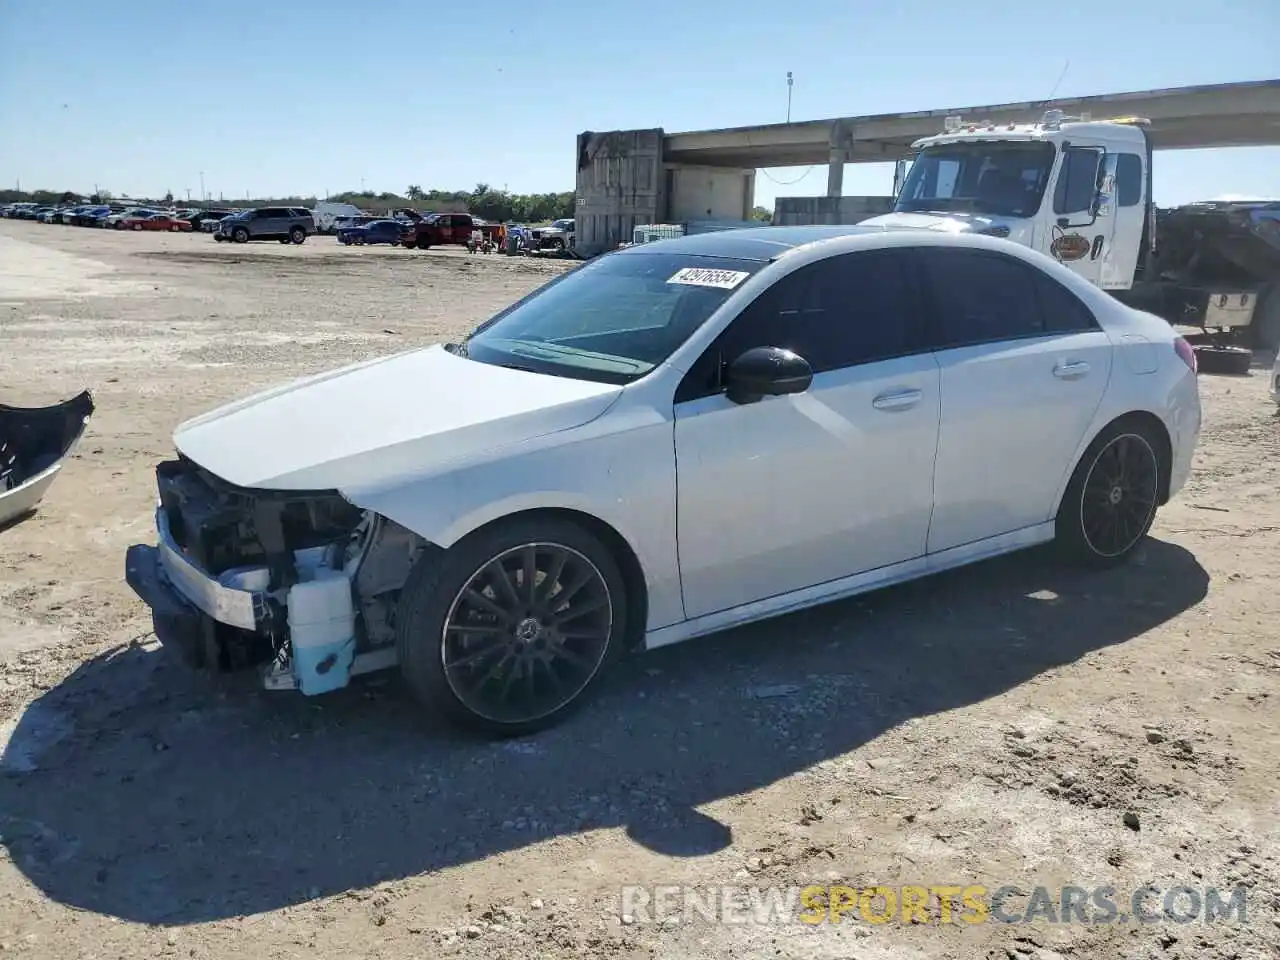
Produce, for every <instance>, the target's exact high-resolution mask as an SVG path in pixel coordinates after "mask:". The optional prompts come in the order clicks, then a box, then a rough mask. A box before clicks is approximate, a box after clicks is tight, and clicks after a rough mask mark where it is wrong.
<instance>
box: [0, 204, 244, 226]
mask: <svg viewBox="0 0 1280 960" xmlns="http://www.w3.org/2000/svg"><path fill="white" fill-rule="evenodd" d="M229 212H231V211H227V210H198V209H184V210H175V209H161V208H158V207H144V206H136V205H129V204H123V203H81V204H62V205H57V206H48V205H45V206H41V205H39V204H34V203H11V204H7V205H5V206H3V207H0V216H4V217H8V218H11V219H15V220H35V221H37V222H39V223H59V224H66V225H68V226H75V227H100V228H104V229H114V230H166V231H170V232H172V233H179V232H187V231H190V230H194V229H196V227H197V226H198V225H199V224H200V223H201V222H202V221H207V220H210V219H213V220H215V221H216V220H217V219H219V218H221V217H223V216H225V215H226V214H227V213H229Z"/></svg>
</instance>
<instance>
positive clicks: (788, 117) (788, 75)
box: [787, 70, 793, 123]
mask: <svg viewBox="0 0 1280 960" xmlns="http://www.w3.org/2000/svg"><path fill="white" fill-rule="evenodd" d="M792 82H793V81H792V79H791V71H790V70H788V71H787V123H790V122H791V84H792Z"/></svg>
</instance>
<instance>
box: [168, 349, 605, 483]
mask: <svg viewBox="0 0 1280 960" xmlns="http://www.w3.org/2000/svg"><path fill="white" fill-rule="evenodd" d="M621 390H622V388H621V387H619V386H615V385H611V384H603V383H592V382H589V381H586V380H573V379H569V378H566V377H553V376H547V375H544V374H538V373H529V372H526V371H523V370H511V369H508V368H506V367H497V366H492V365H490V364H483V363H479V362H477V361H474V360H468V359H466V358H463V357H459V356H456V355H454V354H452V353H450V352H449V351H447V350H445V349H444V348H443V347H442V346H440V345H435V346H431V347H426V348H422V349H418V350H413V351H410V352H408V353H401V354H397V355H395V356H391V357H384V358H380V359H376V360H368V361H365V362H363V363H357V364H353V365H351V366H348V367H344V368H342V369H340V370H334V371H331V372H329V373H323V374H319V375H318V376H313V377H308V378H306V379H303V380H298V381H295V382H293V383H289V384H285V385H283V386H280V387H276V388H273V389H270V390H267V391H264V392H262V393H258V394H256V395H254V396H251V397H247V398H245V399H243V400H238V401H236V402H234V403H230V404H228V405H226V406H224V407H221V408H219V409H217V410H214V411H212V412H210V413H206V414H204V415H203V416H199V417H196V418H195V419H193V420H188V421H187V422H186V423H183V424H182V425H181V426H179V427H178V429H177V431H176V432H175V433H174V436H173V440H174V445H175V446H176V447H177V448H178V452H179V453H181V454H182V455H184V456H186V457H187V458H188V459H190V460H192V461H194V462H195V463H197V464H199V465H200V466H202V467H204V468H205V469H206V470H209V471H210V472H211V473H213V474H215V475H216V476H218V477H221V478H222V479H223V480H226V481H227V482H229V483H232V484H235V485H236V486H241V487H258V488H267V489H276V490H334V489H337V490H347V489H351V488H357V489H358V488H368V487H373V486H381V485H383V484H387V483H394V482H396V481H397V479H400V478H403V479H408V478H410V477H414V476H422V475H428V474H432V473H437V472H440V471H442V470H445V469H448V468H449V467H451V466H454V465H460V464H462V463H465V462H466V461H467V460H468V459H470V458H473V457H476V456H480V455H483V454H485V453H487V452H490V451H493V450H496V449H498V448H502V447H507V446H510V445H512V444H518V443H523V442H527V441H530V440H534V439H536V438H538V437H542V436H546V435H547V434H550V433H555V432H558V431H561V430H568V429H571V428H573V427H576V426H580V425H581V424H584V423H587V422H588V421H590V420H593V419H595V418H596V417H598V416H599V415H600V414H602V413H604V411H605V410H607V409H608V407H609V405H610V404H611V403H612V402H613V401H614V400H615V399H616V398H617V396H618V395H619V393H620V392H621Z"/></svg>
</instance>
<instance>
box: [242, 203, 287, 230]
mask: <svg viewBox="0 0 1280 960" xmlns="http://www.w3.org/2000/svg"><path fill="white" fill-rule="evenodd" d="M280 213H281V211H279V210H276V209H275V208H274V207H263V208H262V209H261V210H255V211H254V212H253V217H252V218H251V219H250V220H249V232H250V233H251V234H252V235H253V236H255V237H269V236H272V235H273V234H276V233H279V232H280V225H281V217H280Z"/></svg>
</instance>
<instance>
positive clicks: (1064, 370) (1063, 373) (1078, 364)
mask: <svg viewBox="0 0 1280 960" xmlns="http://www.w3.org/2000/svg"><path fill="white" fill-rule="evenodd" d="M1088 372H1089V364H1088V363H1086V362H1085V361H1084V360H1062V361H1060V362H1059V363H1058V365H1057V366H1055V367H1054V368H1053V375H1054V376H1055V377H1057V378H1058V379H1059V380H1079V379H1080V378H1081V377H1083V376H1084V375H1085V374H1086V373H1088Z"/></svg>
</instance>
